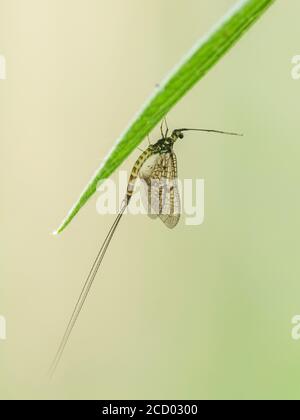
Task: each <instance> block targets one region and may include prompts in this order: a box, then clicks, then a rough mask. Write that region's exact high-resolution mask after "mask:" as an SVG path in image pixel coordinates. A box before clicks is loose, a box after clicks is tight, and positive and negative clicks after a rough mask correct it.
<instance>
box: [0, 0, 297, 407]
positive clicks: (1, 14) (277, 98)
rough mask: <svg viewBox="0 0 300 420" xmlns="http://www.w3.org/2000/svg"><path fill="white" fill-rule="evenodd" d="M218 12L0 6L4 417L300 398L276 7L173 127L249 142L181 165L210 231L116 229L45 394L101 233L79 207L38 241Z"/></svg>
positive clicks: (224, 3) (289, 36)
mask: <svg viewBox="0 0 300 420" xmlns="http://www.w3.org/2000/svg"><path fill="white" fill-rule="evenodd" d="M233 4H234V0H201V1H200V0H176V1H173V0H110V1H104V0H0V54H4V55H5V57H6V59H7V76H8V78H7V80H6V81H0V171H1V176H0V198H1V205H0V223H1V241H0V247H1V248H0V250H1V262H0V314H2V315H5V316H6V319H7V341H6V342H3V341H1V342H0V369H1V371H0V398H3V399H4V398H24V399H27V398H97V399H107V398H115V399H117V398H119V399H124V398H131V399H134V398H145V399H146V398H148V399H149V398H158V399H163V398H170V399H171V398H195V399H201V398H225V399H227V398H297V399H298V398H299V397H300V382H299V375H300V342H295V341H293V340H292V338H291V319H292V317H293V316H294V315H296V314H299V313H300V262H299V227H300V226H299V213H300V199H299V184H300V183H299V180H300V179H299V178H300V165H299V156H300V142H299V101H300V81H294V80H293V79H292V78H291V68H292V65H291V59H292V56H294V55H296V54H300V26H299V13H300V3H299V0H285V1H282V0H281V1H280V0H278V1H277V2H276V4H275V6H274V7H272V9H271V10H269V11H268V13H267V14H266V15H265V16H264V17H263V18H262V19H261V20H260V21H259V22H258V24H256V25H255V26H254V27H253V28H252V29H251V31H250V32H248V33H247V34H246V36H245V37H244V38H243V39H242V40H241V42H239V43H238V44H237V45H236V46H235V47H234V49H233V50H231V51H230V53H229V54H228V55H227V56H226V57H225V58H224V59H223V60H222V61H221V62H220V63H219V64H218V65H217V67H215V68H214V69H213V70H212V71H211V72H210V73H209V75H207V76H206V77H205V79H204V80H202V81H201V83H199V84H198V85H197V86H196V87H195V88H194V89H193V90H192V91H191V92H190V93H189V94H188V95H186V97H185V98H184V99H183V100H182V101H181V102H180V103H179V104H178V105H177V106H176V107H175V108H174V109H173V110H172V112H171V113H170V115H169V117H168V120H169V125H170V126H171V127H172V128H175V127H180V126H200V127H209V128H218V129H225V130H237V131H242V132H244V133H245V137H244V138H242V139H240V138H234V137H222V136H211V135H206V134H196V133H195V134H192V133H191V134H190V135H188V136H186V138H185V139H184V141H183V142H182V143H180V144H179V143H178V145H176V152H177V154H178V158H179V171H180V175H181V176H182V177H186V178H204V179H205V183H206V192H205V200H206V202H205V223H204V224H203V225H202V226H198V227H188V226H185V225H184V223H181V224H180V225H179V226H178V227H177V228H176V229H175V230H174V231H168V230H167V229H165V228H164V226H163V225H162V224H161V223H159V222H158V221H151V220H150V219H148V218H147V217H142V216H139V217H126V218H124V220H123V221H122V223H121V225H120V228H119V230H118V232H117V235H116V238H115V240H114V241H113V243H112V246H111V248H110V250H109V252H108V254H107V256H106V258H105V262H104V265H103V268H102V270H101V273H100V274H99V276H98V277H97V281H96V283H95V286H94V288H93V290H92V293H91V295H90V297H89V299H88V302H87V305H86V306H85V308H84V311H83V313H82V315H81V317H80V319H79V322H78V324H77V325H76V328H75V330H74V334H73V335H72V338H71V340H70V343H69V345H68V347H67V350H66V352H65V355H64V358H63V360H62V363H61V365H60V367H59V369H58V371H57V374H56V376H55V378H54V379H53V381H52V382H51V383H48V381H47V378H46V372H47V369H48V367H49V364H50V362H51V359H52V357H53V355H54V353H55V351H56V348H57V344H58V341H59V339H60V337H61V335H62V333H63V330H64V328H65V326H66V322H67V320H68V318H69V316H70V313H71V311H72V309H73V305H74V303H75V301H76V298H77V296H78V293H79V291H80V288H81V285H82V282H83V279H84V277H85V275H86V273H87V271H88V269H89V267H90V264H91V262H92V260H93V258H94V256H95V254H96V252H97V249H98V247H99V245H100V243H101V241H102V239H103V238H104V237H105V234H106V232H107V230H108V229H109V226H110V224H111V222H112V220H113V217H112V216H102V217H100V216H98V215H97V213H96V210H95V203H96V201H95V200H92V201H91V202H90V203H89V205H88V206H87V207H85V209H84V210H83V211H82V212H81V213H80V215H79V216H78V217H77V219H76V220H75V221H74V222H73V223H72V225H71V226H70V228H69V229H68V230H67V231H66V232H65V233H64V234H63V235H62V236H60V237H58V238H55V237H53V236H51V231H52V230H53V229H54V228H56V227H57V225H58V224H59V222H60V221H61V219H62V218H63V216H64V215H65V213H66V212H67V210H69V208H70V206H71V205H72V204H73V202H74V200H75V199H76V198H77V197H78V195H79V193H80V192H81V190H82V189H83V187H84V185H85V183H86V182H87V181H88V180H89V178H90V176H91V175H92V173H93V172H94V170H95V169H96V168H97V166H98V165H99V163H100V162H101V160H102V159H103V157H104V156H105V155H106V153H107V151H108V150H109V149H110V148H111V146H112V144H113V142H114V140H115V139H116V137H117V136H118V135H119V134H120V132H121V131H122V130H123V129H124V127H125V126H126V125H127V123H128V121H129V120H130V119H131V118H132V116H133V115H134V113H135V112H136V111H137V110H138V109H139V108H140V105H141V104H142V103H143V102H144V100H145V98H146V97H147V96H148V94H149V93H151V92H152V90H153V88H154V86H155V84H156V83H157V82H159V81H160V80H161V79H162V78H163V77H164V76H165V75H166V73H167V72H168V71H169V70H170V69H171V68H172V67H173V65H174V64H176V63H177V62H178V60H179V59H180V58H181V56H182V55H183V54H184V53H185V52H186V51H187V50H188V49H189V48H190V47H191V46H192V45H193V44H194V42H195V41H196V40H197V39H198V37H199V36H201V35H203V34H204V33H205V32H206V31H207V30H208V29H209V28H210V27H211V26H212V25H213V24H214V23H215V22H216V21H217V20H218V19H219V18H220V17H221V16H222V15H223V14H224V13H225V11H226V10H227V9H228V8H229V7H230V6H231V5H233ZM155 135H156V134H155V133H154V134H153V135H152V137H153V138H155ZM138 153H139V152H138V151H137V152H135V153H133V154H132V155H131V156H130V158H129V159H128V160H127V161H126V162H125V163H124V165H122V169H128V170H129V169H130V167H131V165H132V164H133V162H134V160H135V158H136V156H137V154H138ZM115 176H116V175H115Z"/></svg>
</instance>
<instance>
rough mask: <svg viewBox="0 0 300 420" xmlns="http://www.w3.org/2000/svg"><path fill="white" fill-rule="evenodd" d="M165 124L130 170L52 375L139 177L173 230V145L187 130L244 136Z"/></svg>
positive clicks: (153, 208) (152, 207) (154, 211)
mask: <svg viewBox="0 0 300 420" xmlns="http://www.w3.org/2000/svg"><path fill="white" fill-rule="evenodd" d="M165 125H166V129H165V131H163V124H161V138H160V139H159V140H158V141H157V142H156V143H155V144H149V146H148V147H147V149H146V150H145V151H143V152H142V154H141V155H140V156H139V158H138V159H137V160H136V162H135V164H134V166H133V168H132V170H131V174H130V177H129V182H128V185H127V191H126V195H125V198H124V201H123V203H122V206H121V209H120V211H119V213H118V215H117V217H116V220H115V221H114V223H113V225H112V226H111V228H110V230H109V232H108V234H107V236H106V238H105V240H104V242H103V244H102V246H101V248H100V251H99V252H98V255H97V257H96V259H95V261H94V264H93V266H92V268H91V270H90V272H89V274H88V276H87V279H86V281H85V284H84V286H83V288H82V291H81V294H80V296H79V298H78V300H77V303H76V305H75V308H74V311H73V313H72V315H71V318H70V321H69V323H68V325H67V328H66V330H65V333H64V336H63V338H62V340H61V343H60V346H59V348H58V350H57V353H56V356H55V358H54V361H53V363H52V366H51V369H50V372H51V373H54V371H55V369H56V367H57V365H58V363H59V361H60V359H61V356H62V354H63V351H64V349H65V346H66V344H67V342H68V339H69V337H70V334H71V332H72V330H73V328H74V325H75V323H76V320H77V318H78V316H79V314H80V312H81V309H82V307H83V305H84V302H85V300H86V298H87V296H88V294H89V291H90V289H91V287H92V284H93V282H94V279H95V277H96V274H97V272H98V270H99V268H100V265H101V263H102V261H103V258H104V256H105V253H106V251H107V248H108V246H109V244H110V241H111V239H112V237H113V235H114V233H115V231H116V229H117V227H118V225H119V223H120V220H121V218H122V216H123V214H124V212H125V210H126V208H127V207H128V205H129V203H130V200H131V197H132V195H133V192H134V189H135V185H136V181H137V179H138V178H140V179H141V180H143V181H144V183H145V185H146V187H147V202H148V214H149V216H150V217H153V218H157V217H159V218H160V219H161V220H162V222H163V223H164V224H165V226H167V227H168V228H170V229H173V228H174V227H175V226H176V225H177V224H178V222H179V219H180V207H181V206H180V196H179V191H178V186H177V158H176V155H175V152H174V150H173V148H174V144H175V143H176V142H177V141H178V140H182V139H183V138H184V133H185V132H188V131H198V132H207V133H217V134H225V135H232V136H241V135H242V134H238V133H232V132H226V131H219V130H209V129H208V130H207V129H201V128H196V129H194V128H177V129H175V130H173V132H172V133H171V134H170V135H169V129H168V126H167V124H165Z"/></svg>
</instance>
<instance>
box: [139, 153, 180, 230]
mask: <svg viewBox="0 0 300 420" xmlns="http://www.w3.org/2000/svg"><path fill="white" fill-rule="evenodd" d="M145 165H146V166H145V168H141V170H140V174H139V175H140V178H141V179H143V180H144V181H145V183H146V185H147V208H148V215H149V216H150V217H152V218H156V217H160V219H161V220H162V221H163V222H164V224H165V225H166V226H167V227H168V228H170V229H172V228H174V227H175V226H176V225H177V223H178V222H179V219H180V211H181V205H180V196H179V192H178V182H177V159H176V156H175V153H164V154H157V155H155V158H154V157H153V158H152V161H151V162H148V165H147V162H146V163H145Z"/></svg>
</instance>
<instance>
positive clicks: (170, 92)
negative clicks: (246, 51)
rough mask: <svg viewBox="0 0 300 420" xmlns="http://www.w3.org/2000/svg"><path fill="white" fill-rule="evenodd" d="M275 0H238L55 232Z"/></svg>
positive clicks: (146, 108) (140, 115)
mask: <svg viewBox="0 0 300 420" xmlns="http://www.w3.org/2000/svg"><path fill="white" fill-rule="evenodd" d="M274 1H275V0H241V1H239V2H238V3H237V4H236V6H235V7H234V8H233V9H231V10H230V11H229V13H228V14H227V15H226V16H224V17H223V19H222V20H221V22H220V23H219V24H218V25H216V26H215V27H214V28H213V29H212V30H211V31H210V32H209V33H208V34H207V35H206V36H205V37H204V38H202V39H200V40H199V41H198V42H197V44H196V45H195V46H194V48H193V49H192V50H191V51H190V52H189V53H188V54H187V56H186V57H185V58H184V59H183V60H182V61H181V62H180V63H179V65H178V66H177V67H176V68H175V69H174V70H173V71H172V72H171V73H170V74H169V75H168V77H167V78H166V79H165V81H164V82H163V83H162V84H161V85H160V87H159V88H157V89H156V90H155V92H154V93H153V95H152V96H151V97H150V98H149V100H148V101H147V102H146V104H145V105H144V107H143V108H142V110H141V111H140V112H139V113H138V114H137V115H136V117H135V118H134V120H133V121H132V122H131V123H130V124H129V126H128V128H127V129H126V130H125V132H124V133H123V134H122V135H121V136H120V138H119V139H118V140H117V141H116V143H115V145H114V147H113V149H112V150H111V152H110V153H109V155H108V156H107V158H106V159H105V161H104V162H103V163H102V165H101V166H100V168H99V169H98V170H97V172H96V174H95V176H94V177H93V178H92V180H91V181H90V182H89V184H88V185H87V187H86V188H85V190H84V191H83V193H82V194H81V196H80V198H79V199H78V201H77V202H76V203H75V205H74V207H73V208H72V209H71V211H70V212H69V214H68V216H67V217H66V218H65V220H64V221H63V222H62V224H61V225H60V227H59V228H58V230H57V231H56V232H55V233H60V232H62V231H63V230H64V229H65V228H66V226H67V225H68V224H69V223H70V222H71V220H72V219H73V218H74V217H75V216H76V214H77V213H78V212H79V210H80V209H81V208H82V207H83V206H84V205H85V204H86V202H87V201H88V200H89V199H90V197H91V196H92V195H93V194H94V193H95V192H96V190H97V186H98V184H99V182H100V181H102V180H104V179H106V178H108V177H109V176H110V175H111V174H112V173H113V172H114V171H115V170H116V169H117V168H118V167H119V166H120V165H121V163H122V162H123V161H124V160H125V159H126V158H127V157H128V155H129V154H130V153H131V152H132V151H133V150H134V149H135V148H136V147H137V146H138V145H139V143H141V142H142V141H143V139H144V138H145V137H146V136H147V134H148V133H150V131H151V130H152V129H153V128H154V127H155V126H156V125H157V124H158V123H159V122H160V121H161V120H162V119H163V117H164V116H165V115H166V114H167V113H168V112H169V111H170V109H171V108H172V107H173V106H174V105H175V104H176V103H177V102H178V101H179V100H180V99H181V98H182V97H183V96H184V95H185V94H186V93H187V92H188V91H189V90H190V89H191V88H192V87H193V86H194V85H195V83H196V82H198V81H199V80H200V79H202V78H203V77H204V75H205V74H206V73H207V72H208V71H209V70H210V69H211V68H212V67H213V66H214V64H216V63H217V62H218V61H219V60H220V58H221V57H223V55H224V54H225V53H226V52H227V51H228V50H229V49H230V48H231V47H232V46H233V45H234V44H235V43H236V42H237V41H238V40H239V39H240V38H241V36H242V35H243V34H244V33H245V32H246V31H247V29H249V28H250V27H251V25H252V24H253V23H254V22H256V20H257V19H258V18H259V17H260V16H261V15H262V14H263V13H264V12H265V11H266V10H267V8H268V7H269V6H270V5H271V4H272V3H274Z"/></svg>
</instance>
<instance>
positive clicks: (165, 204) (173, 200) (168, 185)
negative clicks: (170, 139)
mask: <svg viewBox="0 0 300 420" xmlns="http://www.w3.org/2000/svg"><path fill="white" fill-rule="evenodd" d="M166 171H167V173H166V174H165V173H164V175H166V176H164V183H165V188H164V190H163V191H164V193H165V196H163V200H162V208H161V211H160V214H159V217H160V219H161V220H162V221H163V222H164V224H165V225H166V226H167V227H168V228H170V229H173V228H174V227H175V226H176V225H177V224H178V222H179V219H180V213H181V203H180V195H179V191H178V179H177V159H176V155H175V153H171V154H170V157H169V159H168V164H167V168H166Z"/></svg>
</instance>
